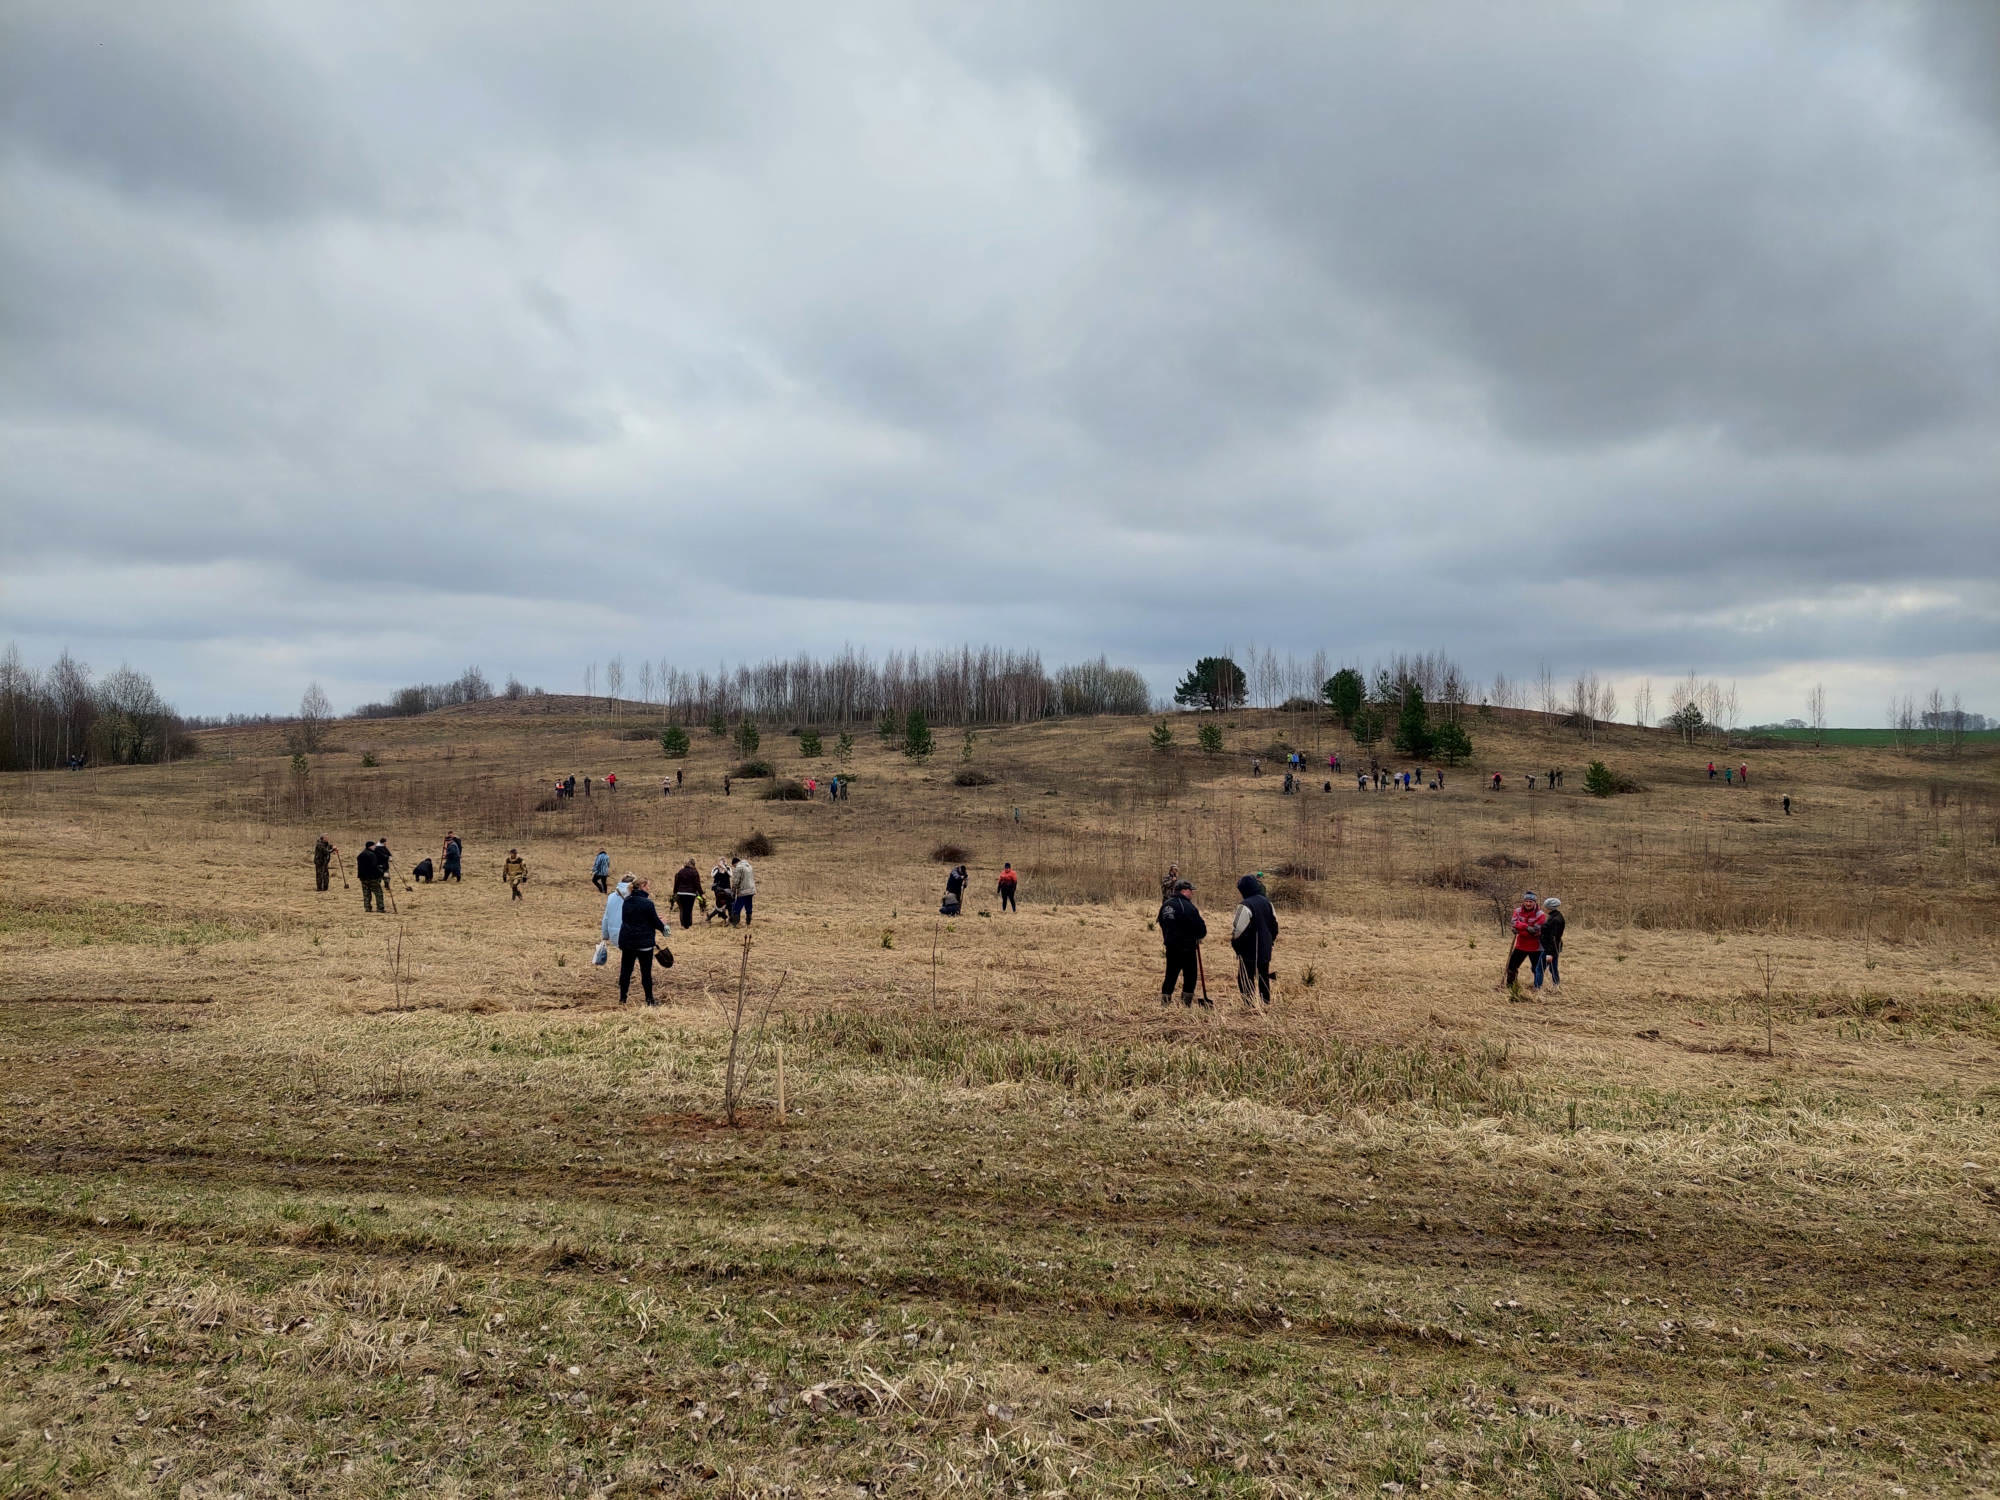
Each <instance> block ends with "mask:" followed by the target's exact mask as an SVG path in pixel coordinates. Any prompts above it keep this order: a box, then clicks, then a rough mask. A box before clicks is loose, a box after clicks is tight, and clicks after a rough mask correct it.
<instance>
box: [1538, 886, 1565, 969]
mask: <svg viewBox="0 0 2000 1500" xmlns="http://www.w3.org/2000/svg"><path fill="white" fill-rule="evenodd" d="M1542 917H1543V921H1542V969H1543V972H1545V973H1546V974H1547V975H1548V976H1549V988H1550V989H1552V990H1559V989H1561V988H1562V987H1563V982H1562V975H1561V973H1560V972H1558V970H1557V961H1558V960H1559V959H1560V958H1561V957H1562V951H1563V926H1564V922H1563V914H1562V901H1561V900H1560V899H1559V898H1557V897H1555V896H1551V897H1549V898H1548V900H1546V901H1544V902H1543V903H1542Z"/></svg>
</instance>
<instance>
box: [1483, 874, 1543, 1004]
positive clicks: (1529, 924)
mask: <svg viewBox="0 0 2000 1500" xmlns="http://www.w3.org/2000/svg"><path fill="white" fill-rule="evenodd" d="M1548 920H1549V919H1548V916H1547V914H1546V913H1544V912H1543V910H1542V903H1541V902H1540V901H1539V900H1538V899H1536V896H1535V893H1534V892H1533V891H1524V892H1523V893H1522V895H1521V903H1520V905H1518V906H1516V907H1515V908H1514V922H1513V925H1514V946H1513V949H1512V950H1511V951H1510V952H1509V953H1508V954H1507V977H1506V978H1505V979H1503V980H1501V981H1500V983H1499V984H1498V985H1497V986H1496V988H1498V989H1503V990H1510V989H1512V988H1513V987H1514V986H1515V985H1516V984H1517V983H1518V982H1519V979H1520V973H1521V961H1522V960H1523V959H1531V960H1533V968H1534V974H1535V983H1534V987H1535V988H1536V989H1540V988H1541V987H1542V928H1543V927H1544V926H1545V925H1546V924H1547V923H1548Z"/></svg>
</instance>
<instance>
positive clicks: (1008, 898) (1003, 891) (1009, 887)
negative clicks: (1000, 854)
mask: <svg viewBox="0 0 2000 1500" xmlns="http://www.w3.org/2000/svg"><path fill="white" fill-rule="evenodd" d="M1020 883H1021V877H1020V876H1018V875H1016V874H1015V873H1014V867H1013V866H1012V865H1010V864H1008V863H1006V861H1004V860H1003V861H1001V864H1000V910H1002V911H1011V912H1018V911H1020V909H1021V908H1020V907H1018V906H1016V905H1015V904H1014V890H1015V888H1016V887H1017V886H1019V885H1020Z"/></svg>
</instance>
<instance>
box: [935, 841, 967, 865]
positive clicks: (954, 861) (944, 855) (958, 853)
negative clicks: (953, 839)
mask: <svg viewBox="0 0 2000 1500" xmlns="http://www.w3.org/2000/svg"><path fill="white" fill-rule="evenodd" d="M931 858H932V859H934V860H936V861H937V862H938V863H939V864H941V865H962V864H964V863H965V862H966V861H967V860H968V859H970V858H972V853H971V851H970V850H968V849H966V848H965V847H964V846H963V845H960V844H939V845H938V846H937V848H935V849H933V850H931Z"/></svg>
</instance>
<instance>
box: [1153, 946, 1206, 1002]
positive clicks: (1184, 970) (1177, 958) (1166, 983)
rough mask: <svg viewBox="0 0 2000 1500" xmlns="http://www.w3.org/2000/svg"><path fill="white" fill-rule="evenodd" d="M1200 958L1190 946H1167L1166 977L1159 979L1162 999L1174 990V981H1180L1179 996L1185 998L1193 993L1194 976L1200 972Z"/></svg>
mask: <svg viewBox="0 0 2000 1500" xmlns="http://www.w3.org/2000/svg"><path fill="white" fill-rule="evenodd" d="M1199 964H1200V960H1199V959H1197V958H1196V956H1195V950H1194V949H1192V948H1169V949H1168V950H1167V977H1166V978H1165V979H1162V980H1161V981H1160V996H1161V998H1162V999H1164V998H1165V997H1167V996H1168V995H1171V994H1172V993H1173V992H1174V981H1175V980H1176V979H1178V980H1180V982H1181V997H1182V998H1183V999H1187V998H1190V997H1192V996H1193V994H1194V981H1195V976H1196V975H1197V974H1199V973H1200V972H1201V970H1200V967H1199Z"/></svg>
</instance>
